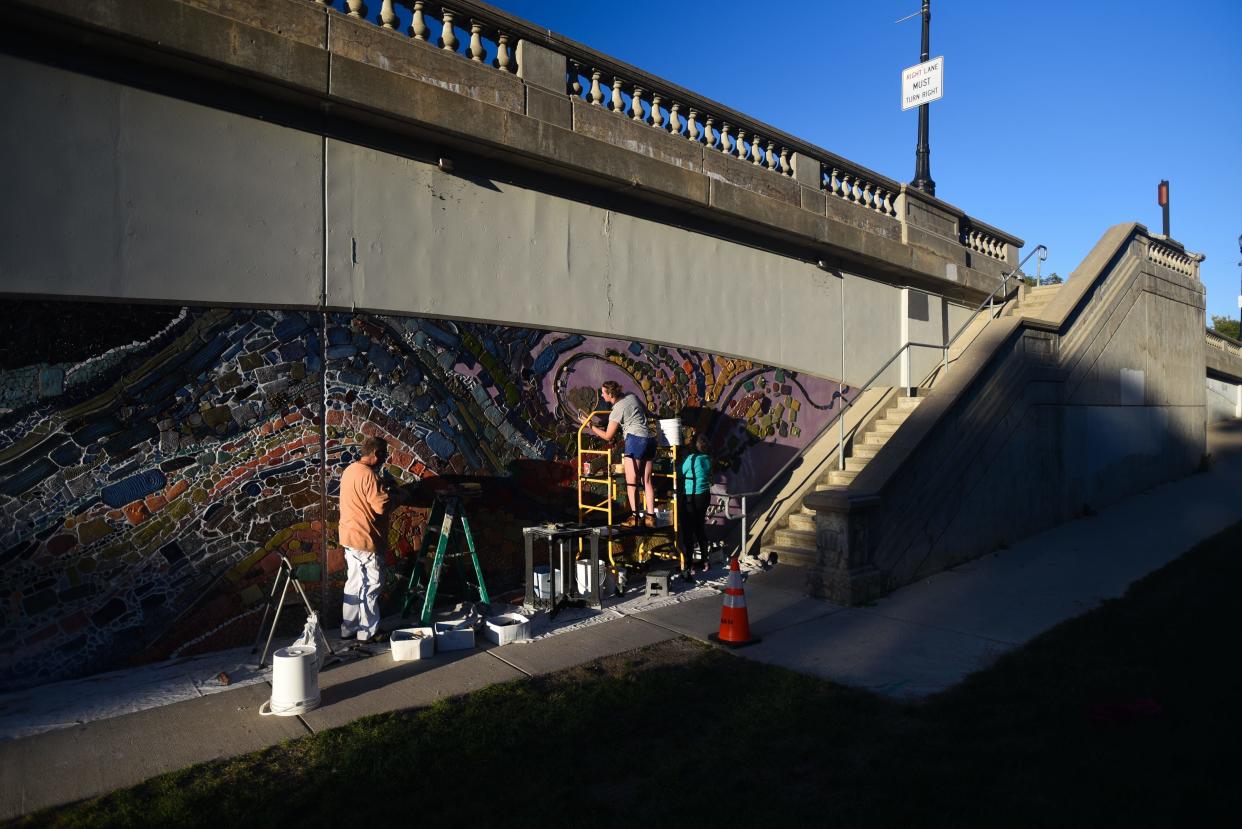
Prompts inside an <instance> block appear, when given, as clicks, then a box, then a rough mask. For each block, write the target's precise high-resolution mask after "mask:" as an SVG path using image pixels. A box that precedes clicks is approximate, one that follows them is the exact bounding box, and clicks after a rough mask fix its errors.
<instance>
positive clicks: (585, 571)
mask: <svg viewBox="0 0 1242 829" xmlns="http://www.w3.org/2000/svg"><path fill="white" fill-rule="evenodd" d="M598 573H599V591H600V593H603V592H604V585H605V584H607V583H608V562H606V561H600V562H599V571H598ZM574 575H575V579H576V581H577V584H578V593H579V594H580V595H583V596H589V595H591V588H592V582H591V560H590V559H589V558H584V559H581V560H580V561H576V562H574Z"/></svg>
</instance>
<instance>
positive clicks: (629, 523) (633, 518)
mask: <svg viewBox="0 0 1242 829" xmlns="http://www.w3.org/2000/svg"><path fill="white" fill-rule="evenodd" d="M621 526H622V527H637V526H638V513H635V512H631V513H630V514H629V515H627V516H625V518H623V519H622V520H621Z"/></svg>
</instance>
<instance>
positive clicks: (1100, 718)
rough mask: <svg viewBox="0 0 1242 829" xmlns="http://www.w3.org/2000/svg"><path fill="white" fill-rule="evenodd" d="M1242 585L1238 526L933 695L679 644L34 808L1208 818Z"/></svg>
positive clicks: (291, 819)
mask: <svg viewBox="0 0 1242 829" xmlns="http://www.w3.org/2000/svg"><path fill="white" fill-rule="evenodd" d="M1239 589H1242V524H1240V525H1238V526H1235V527H1233V528H1232V529H1230V530H1228V531H1226V532H1225V533H1223V534H1221V535H1220V536H1217V537H1216V538H1213V539H1211V540H1210V541H1208V542H1205V543H1204V544H1202V545H1200V546H1199V547H1197V548H1195V549H1194V550H1192V551H1191V552H1190V553H1188V554H1186V555H1185V556H1183V557H1182V558H1180V559H1179V560H1177V561H1176V562H1174V563H1172V564H1170V565H1169V566H1167V567H1165V568H1164V569H1162V570H1160V571H1159V572H1157V573H1154V574H1152V575H1151V576H1149V577H1147V578H1145V579H1143V580H1142V581H1140V582H1138V583H1136V584H1135V585H1133V586H1132V587H1131V589H1130V590H1129V592H1128V593H1127V594H1126V596H1125V597H1124V598H1121V599H1118V600H1115V601H1110V602H1107V603H1105V604H1104V605H1103V606H1102V607H1100V608H1098V609H1096V610H1094V611H1092V612H1090V613H1088V614H1086V615H1084V616H1082V617H1080V618H1077V619H1074V620H1071V621H1069V622H1066V623H1064V624H1062V625H1060V626H1058V627H1056V628H1055V629H1053V630H1051V631H1049V632H1047V633H1046V634H1044V635H1043V636H1041V637H1039V638H1038V639H1036V640H1035V641H1033V642H1032V643H1030V644H1029V645H1028V646H1027V647H1025V648H1022V649H1021V650H1018V651H1015V652H1012V653H1010V654H1008V655H1007V656H1005V657H1002V658H1001V659H1000V660H999V661H998V662H997V663H996V664H995V665H994V666H992V667H991V668H989V669H988V670H986V671H983V672H980V673H978V674H976V675H974V676H972V677H970V678H969V679H968V680H967V681H966V682H964V683H963V684H961V685H960V686H958V687H957V688H955V689H953V690H952V691H950V692H948V693H945V694H942V695H940V696H939V697H936V698H933V699H931V700H929V701H927V702H925V703H922V704H901V703H896V702H892V701H889V700H886V699H881V698H877V697H875V696H872V695H870V694H867V693H864V692H860V691H854V690H850V689H847V688H843V687H841V686H838V685H834V684H832V683H830V682H825V681H822V680H817V679H813V678H810V677H806V676H802V675H799V674H795V673H792V672H789V671H786V670H783V669H780V668H772V667H767V666H763V665H760V664H757V663H753V662H750V661H747V660H744V659H738V658H735V657H733V656H731V655H728V654H725V653H721V652H719V651H716V650H712V649H708V648H706V647H701V646H699V645H697V644H694V643H691V642H688V641H685V640H680V641H676V642H671V643H666V644H664V645H660V646H655V647H653V648H649V649H645V650H643V651H636V652H633V653H629V654H622V655H619V656H617V657H612V658H610V659H606V660H602V661H600V662H597V663H594V664H592V665H588V666H584V667H581V668H577V669H574V670H571V671H567V672H564V673H562V674H558V675H555V676H552V677H548V678H544V679H536V680H524V681H519V682H512V683H508V684H505V685H500V686H494V687H491V688H487V689H485V690H483V691H480V692H477V693H473V694H470V695H469V696H466V697H462V698H458V699H454V700H450V701H445V702H442V703H440V704H437V705H435V706H433V707H432V708H430V709H425V710H422V711H419V712H414V713H408V714H390V715H384V716H378V717H370V718H367V719H364V720H361V721H359V722H356V723H353V724H351V725H349V726H346V727H344V728H340V729H336V730H334V731H329V732H325V733H322V734H318V735H315V736H313V737H308V738H306V739H303V740H299V741H296V742H291V743H286V744H284V745H280V746H277V747H274V748H271V749H269V750H266V751H262V752H258V753H255V754H251V755H247V756H245V757H240V758H237V759H234V760H229V761H221V762H214V763H208V764H204V765H200V766H195V767H193V768H190V769H186V770H183V771H180V772H176V773H173V774H167V775H163V776H161V777H157V778H154V779H152V780H149V781H147V782H146V783H143V784H142V785H139V786H136V787H134V788H132V789H128V790H124V791H118V792H115V793H113V794H110V795H108V796H106V797H102V798H99V799H96V800H93V801H90V802H87V803H82V804H77V805H73V806H70V807H66V808H63V809H60V810H53V811H49V812H43V813H40V814H37V815H34V816H32V817H30V818H28V821H29V822H31V823H37V824H52V825H58V826H107V825H131V824H133V825H159V826H168V825H178V826H182V825H191V826H192V825H210V826H215V827H219V826H232V825H236V824H245V825H272V824H296V825H301V826H328V825H331V826H336V827H339V826H373V825H377V824H376V822H377V821H384V820H391V821H400V822H401V823H402V824H405V823H410V822H415V821H416V822H418V824H420V825H423V826H429V825H432V824H431V823H429V821H435V822H437V824H438V825H462V824H475V825H489V826H490V825H504V826H531V825H536V824H538V825H545V826H546V825H561V824H568V823H570V822H579V821H581V822H585V823H587V824H606V825H613V824H627V825H630V824H634V823H642V822H646V823H658V824H662V825H663V824H670V823H683V824H684V823H687V822H690V825H695V826H697V825H703V824H710V823H713V822H720V824H721V825H743V824H751V825H753V824H755V823H760V824H764V825H769V824H776V823H778V822H779V823H789V822H800V823H806V824H811V825H844V826H852V825H861V824H869V825H873V826H1014V825H1019V826H1085V825H1093V826H1134V825H1198V824H1201V823H1203V822H1204V821H1205V820H1206V819H1207V816H1208V815H1210V814H1213V813H1215V814H1224V815H1227V814H1230V813H1235V812H1236V810H1237V808H1238V806H1239V805H1240V802H1239V801H1240V800H1242V798H1240V797H1239V794H1238V789H1237V787H1236V785H1234V779H1233V778H1234V774H1233V773H1232V772H1231V771H1230V769H1232V768H1233V762H1232V758H1233V755H1234V754H1235V751H1236V748H1235V747H1236V744H1237V742H1238V738H1239V736H1240V735H1242V729H1240V728H1239V725H1240V720H1242V715H1240V714H1239V701H1240V700H1242V672H1240V671H1239V669H1238V668H1237V666H1236V662H1237V652H1238V647H1237V631H1238V630H1239V627H1240V626H1239V617H1238V609H1237V608H1238V602H1237V601H1236V598H1235V596H1236V595H1237V593H1238V591H1239ZM1149 701H1154V703H1155V705H1154V706H1153V705H1152V702H1149ZM1135 703H1137V705H1135Z"/></svg>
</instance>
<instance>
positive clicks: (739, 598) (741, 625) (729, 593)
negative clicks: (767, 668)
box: [707, 556, 759, 648]
mask: <svg viewBox="0 0 1242 829" xmlns="http://www.w3.org/2000/svg"><path fill="white" fill-rule="evenodd" d="M724 592H725V596H724V606H723V607H722V608H720V632H719V633H713V634H711V635H710V636H708V637H707V638H708V639H710V640H712V641H713V642H719V643H720V644H722V645H728V646H729V647H731V648H740V647H742V646H743V645H753V644H755V643H756V642H758V641H759V639H758V637H752V636H751V635H750V617H749V616H747V614H746V591H744V590H743V589H742V568H741V567H739V566H738V563H737V557H736V556H734V557H733V558H731V559H729V580H728V581H727V582H725V591H724Z"/></svg>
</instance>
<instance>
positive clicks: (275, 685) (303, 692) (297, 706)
mask: <svg viewBox="0 0 1242 829" xmlns="http://www.w3.org/2000/svg"><path fill="white" fill-rule="evenodd" d="M318 654H319V652H318V651H317V650H316V649H315V648H310V647H306V646H305V645H294V646H292V647H289V648H281V649H280V650H278V651H276V653H274V654H272V698H271V699H270V700H268V701H267V702H265V703H263V705H261V706H259V713H260V714H262V715H263V716H265V717H266V716H269V715H271V714H275V715H276V716H278V717H293V716H296V715H298V714H303V713H305V712H307V711H311V710H313V709H315V708H318V707H319V667H318ZM264 707H266V708H267V710H266V711H265V710H263V709H264Z"/></svg>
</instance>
